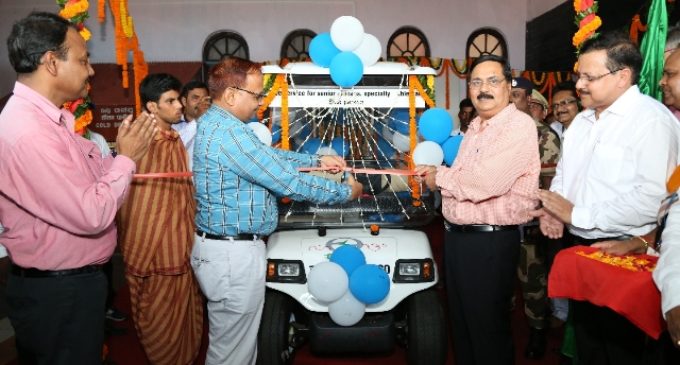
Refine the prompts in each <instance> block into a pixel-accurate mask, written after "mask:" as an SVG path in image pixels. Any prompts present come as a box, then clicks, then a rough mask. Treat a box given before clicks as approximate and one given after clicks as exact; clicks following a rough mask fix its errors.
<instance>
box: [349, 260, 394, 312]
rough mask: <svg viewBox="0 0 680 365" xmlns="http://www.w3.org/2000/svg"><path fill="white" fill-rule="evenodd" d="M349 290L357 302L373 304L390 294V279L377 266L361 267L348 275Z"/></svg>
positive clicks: (367, 265)
mask: <svg viewBox="0 0 680 365" xmlns="http://www.w3.org/2000/svg"><path fill="white" fill-rule="evenodd" d="M349 290H350V291H351V292H352V295H354V297H355V298H357V299H358V300H359V301H361V302H363V303H366V304H375V303H378V302H380V301H381V300H383V299H385V297H386V296H387V294H388V293H389V292H390V277H389V276H388V275H387V274H386V273H385V270H383V269H381V268H380V266H378V265H373V264H366V265H362V266H359V267H358V268H357V269H356V270H354V272H352V275H350V277H349Z"/></svg>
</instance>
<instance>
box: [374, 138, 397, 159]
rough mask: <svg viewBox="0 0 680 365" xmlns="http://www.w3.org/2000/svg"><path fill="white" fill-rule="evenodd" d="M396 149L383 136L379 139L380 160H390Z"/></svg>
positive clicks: (378, 155)
mask: <svg viewBox="0 0 680 365" xmlns="http://www.w3.org/2000/svg"><path fill="white" fill-rule="evenodd" d="M394 152H395V149H394V147H392V146H391V145H390V143H389V142H387V140H386V139H385V138H383V137H382V136H380V137H378V151H377V153H376V155H377V157H378V160H388V159H390V158H391V157H392V156H393V155H394Z"/></svg>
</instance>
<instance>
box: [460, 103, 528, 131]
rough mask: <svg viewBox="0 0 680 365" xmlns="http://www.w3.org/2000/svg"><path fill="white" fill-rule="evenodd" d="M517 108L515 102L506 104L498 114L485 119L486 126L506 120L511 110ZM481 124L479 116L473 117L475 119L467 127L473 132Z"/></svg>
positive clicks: (513, 110) (477, 129)
mask: <svg viewBox="0 0 680 365" xmlns="http://www.w3.org/2000/svg"><path fill="white" fill-rule="evenodd" d="M516 110H517V107H515V104H512V103H510V104H508V106H506V107H505V108H503V109H502V110H501V111H500V112H498V114H496V115H494V116H493V117H491V118H490V119H488V121H487V126H492V125H494V124H497V123H502V122H503V121H504V120H507V117H509V116H510V114H512V113H513V112H515V111H516ZM481 126H482V118H481V117H480V116H477V117H475V119H473V120H472V122H470V126H468V129H472V130H473V131H475V132H479V129H480V128H481Z"/></svg>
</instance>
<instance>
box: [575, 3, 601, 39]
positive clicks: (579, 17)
mask: <svg viewBox="0 0 680 365" xmlns="http://www.w3.org/2000/svg"><path fill="white" fill-rule="evenodd" d="M574 10H575V11H576V17H575V19H574V21H575V23H576V26H577V27H578V28H579V29H578V31H577V32H576V33H575V34H574V37H573V38H572V39H571V43H572V44H573V45H574V47H576V50H577V52H578V50H579V49H581V45H582V44H583V42H585V41H586V40H587V39H589V38H590V37H592V36H594V35H595V34H596V31H597V29H598V28H599V27H600V26H602V19H601V18H600V17H599V16H597V15H596V14H595V13H597V1H595V0H574Z"/></svg>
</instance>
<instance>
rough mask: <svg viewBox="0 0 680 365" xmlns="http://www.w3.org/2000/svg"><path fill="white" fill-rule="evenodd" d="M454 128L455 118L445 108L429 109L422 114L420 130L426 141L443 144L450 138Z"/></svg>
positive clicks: (419, 124)
mask: <svg viewBox="0 0 680 365" xmlns="http://www.w3.org/2000/svg"><path fill="white" fill-rule="evenodd" d="M452 130H453V119H452V118H451V115H450V114H449V113H448V112H447V111H446V110H445V109H442V108H432V109H428V110H426V111H425V112H424V113H423V115H421V116H420V121H419V122H418V131H419V132H420V134H421V135H422V136H423V138H425V140H426V141H432V142H437V143H439V144H442V143H444V141H446V139H447V138H449V136H450V135H451V131H452Z"/></svg>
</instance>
